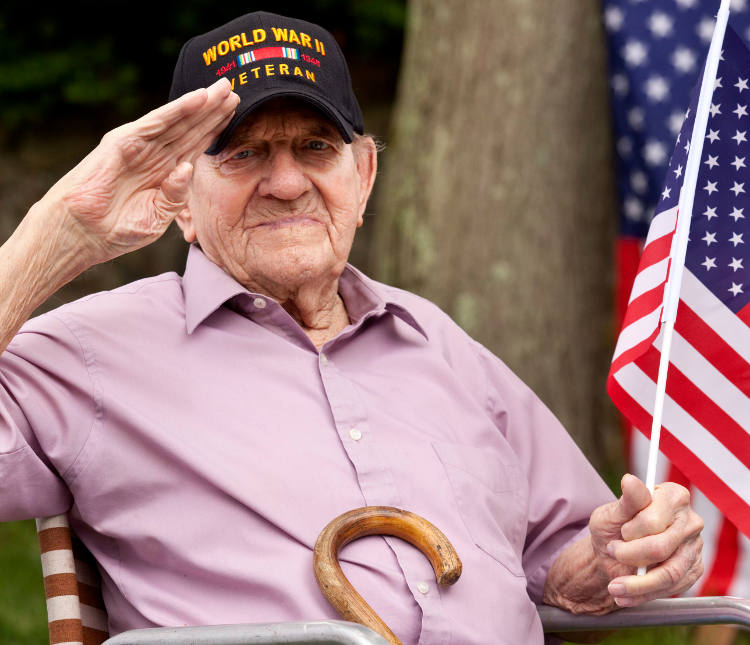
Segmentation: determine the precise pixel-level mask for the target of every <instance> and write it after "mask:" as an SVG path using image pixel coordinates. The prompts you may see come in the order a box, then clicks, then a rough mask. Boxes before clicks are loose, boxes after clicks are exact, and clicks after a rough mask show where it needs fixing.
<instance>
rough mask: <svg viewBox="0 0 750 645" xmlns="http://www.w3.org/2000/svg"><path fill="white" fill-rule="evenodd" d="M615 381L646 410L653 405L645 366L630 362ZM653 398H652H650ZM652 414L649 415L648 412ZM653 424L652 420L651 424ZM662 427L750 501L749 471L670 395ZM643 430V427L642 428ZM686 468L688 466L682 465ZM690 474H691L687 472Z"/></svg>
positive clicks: (652, 388)
mask: <svg viewBox="0 0 750 645" xmlns="http://www.w3.org/2000/svg"><path fill="white" fill-rule="evenodd" d="M615 380H616V381H617V382H618V383H619V384H620V386H621V387H625V388H626V389H627V391H628V392H630V393H633V394H635V396H633V397H632V398H633V399H634V401H635V402H636V403H637V404H638V405H639V406H640V407H641V408H642V409H643V410H649V409H651V408H652V407H653V400H649V397H648V396H647V395H646V393H648V392H649V391H651V392H653V391H654V386H655V384H654V381H653V380H652V379H651V378H649V376H648V375H647V374H645V373H644V372H643V370H642V369H640V368H639V367H637V366H636V365H634V364H633V363H630V364H628V365H626V366H625V367H623V368H622V369H621V370H619V371H618V372H617V373H616V374H615ZM651 399H653V397H651ZM649 416H650V415H649ZM648 425H649V426H650V423H649V424H648ZM662 427H663V428H664V429H665V430H667V431H668V432H669V433H670V434H671V435H672V436H673V437H674V438H675V439H677V440H678V441H679V442H680V443H682V444H683V446H685V447H686V448H688V449H689V450H690V451H691V452H692V453H693V454H694V455H701V458H702V459H703V461H704V462H705V463H706V465H707V467H709V468H710V470H712V471H713V472H714V473H715V474H716V476H718V477H720V478H721V479H722V480H723V481H727V482H732V483H733V485H734V487H735V490H736V492H737V495H738V497H740V498H741V499H743V500H745V502H746V503H748V502H750V470H748V468H747V466H746V465H745V464H743V463H742V462H741V461H740V460H739V459H737V458H736V457H735V456H734V455H733V454H732V453H731V451H729V450H727V448H726V447H725V446H724V444H722V443H721V442H720V441H719V440H718V439H716V437H714V435H713V434H711V433H710V432H709V431H708V430H706V429H705V428H704V427H703V426H702V425H700V424H699V423H698V422H697V421H696V420H695V419H694V418H693V417H691V416H690V415H689V414H688V413H687V412H686V411H685V410H684V409H683V408H682V407H680V406H679V405H677V404H676V403H675V401H674V400H673V399H672V397H671V396H669V395H667V396H666V397H665V398H664V423H663V425H662ZM639 429H641V431H643V428H642V427H641V428H639ZM683 470H685V471H687V469H685V468H683ZM686 474H688V475H689V473H686Z"/></svg>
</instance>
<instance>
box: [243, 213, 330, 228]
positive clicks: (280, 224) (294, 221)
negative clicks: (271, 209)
mask: <svg viewBox="0 0 750 645" xmlns="http://www.w3.org/2000/svg"><path fill="white" fill-rule="evenodd" d="M313 224H320V220H318V219H316V218H314V217H312V216H311V215H288V216H286V217H278V218H276V219H272V220H269V221H267V222H261V223H260V224H258V225H257V226H258V227H265V228H284V227H287V226H310V225H313Z"/></svg>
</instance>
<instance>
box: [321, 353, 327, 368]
mask: <svg viewBox="0 0 750 645" xmlns="http://www.w3.org/2000/svg"><path fill="white" fill-rule="evenodd" d="M320 362H321V363H322V364H323V365H327V364H328V357H327V356H326V355H325V354H324V353H323V352H320Z"/></svg>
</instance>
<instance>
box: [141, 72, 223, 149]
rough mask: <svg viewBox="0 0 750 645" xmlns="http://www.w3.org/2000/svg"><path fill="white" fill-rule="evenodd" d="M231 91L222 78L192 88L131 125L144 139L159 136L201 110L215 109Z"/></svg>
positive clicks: (190, 118)
mask: <svg viewBox="0 0 750 645" xmlns="http://www.w3.org/2000/svg"><path fill="white" fill-rule="evenodd" d="M231 92H232V86H231V84H230V82H229V81H228V80H227V79H226V78H222V79H220V80H218V81H216V83H214V84H213V85H211V86H209V87H207V88H199V89H197V90H193V91H192V92H188V93H187V94H183V95H182V96H180V97H179V98H177V99H175V100H174V101H170V102H169V103H167V104H165V105H162V106H161V107H158V108H156V109H155V110H152V111H151V112H149V113H148V114H145V115H143V116H142V117H141V118H140V119H138V120H137V121H134V122H133V125H135V126H137V127H138V130H139V132H140V134H141V135H142V136H143V137H144V138H146V139H153V138H156V137H159V136H161V135H162V134H163V133H164V132H166V131H168V130H169V129H170V128H174V127H178V126H184V124H185V122H186V120H192V119H193V118H195V117H196V115H200V114H201V113H202V112H203V111H205V110H209V111H210V110H211V109H215V108H216V107H217V106H218V105H219V104H220V103H221V102H222V101H223V100H224V99H225V98H226V97H228V96H229V95H230V93H231ZM199 118H200V116H199Z"/></svg>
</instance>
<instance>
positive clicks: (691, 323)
mask: <svg viewBox="0 0 750 645" xmlns="http://www.w3.org/2000/svg"><path fill="white" fill-rule="evenodd" d="M675 331H677V332H678V333H680V334H681V335H682V336H683V337H684V338H686V339H688V340H689V341H690V344H691V345H692V346H693V347H694V348H695V349H696V350H697V351H699V352H700V353H701V355H702V356H703V357H704V358H705V359H706V360H707V361H709V362H710V363H711V366H712V367H713V368H714V369H715V370H717V371H718V372H720V373H721V375H722V376H723V377H724V378H726V379H729V380H730V381H733V382H734V383H735V384H736V385H737V387H736V388H735V389H739V390H740V392H742V393H744V392H750V387H748V386H749V385H750V363H748V362H747V361H745V360H744V359H743V358H742V357H741V356H740V355H739V354H738V353H737V352H736V351H735V349H734V347H732V346H731V345H729V344H727V343H726V342H725V341H724V339H723V338H722V337H721V336H719V335H718V334H717V333H716V332H715V331H714V329H713V328H712V327H711V326H710V325H707V324H706V323H705V321H704V320H703V319H702V318H700V317H699V316H698V315H696V313H695V312H694V311H693V310H692V309H690V307H688V306H687V305H686V304H685V301H682V302H681V303H680V308H679V312H678V320H677V323H676V324H675ZM733 387H734V385H733ZM745 398H746V399H747V395H745ZM748 403H750V399H749V400H748ZM748 414H750V412H749V413H748ZM743 425H744V424H743ZM745 427H746V428H747V427H748V426H747V425H745Z"/></svg>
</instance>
